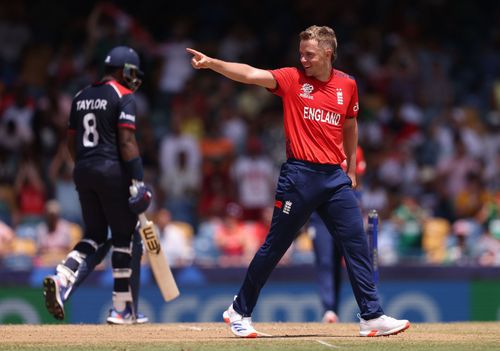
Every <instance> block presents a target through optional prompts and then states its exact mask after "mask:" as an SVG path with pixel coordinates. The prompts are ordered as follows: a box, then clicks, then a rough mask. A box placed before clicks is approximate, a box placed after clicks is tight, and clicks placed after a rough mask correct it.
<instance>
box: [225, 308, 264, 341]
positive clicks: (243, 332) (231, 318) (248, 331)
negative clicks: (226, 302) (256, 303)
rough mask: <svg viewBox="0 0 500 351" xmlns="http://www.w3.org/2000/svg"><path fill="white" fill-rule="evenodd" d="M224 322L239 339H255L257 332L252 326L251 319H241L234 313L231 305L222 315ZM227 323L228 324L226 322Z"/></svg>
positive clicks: (240, 316) (241, 317) (239, 315)
mask: <svg viewBox="0 0 500 351" xmlns="http://www.w3.org/2000/svg"><path fill="white" fill-rule="evenodd" d="M222 317H223V318H224V321H226V323H228V324H229V326H230V327H231V332H232V333H233V334H234V335H236V336H238V337H240V338H256V337H257V335H258V332H257V331H256V330H255V329H254V327H253V326H252V317H243V316H242V315H241V314H239V313H238V312H236V311H235V310H234V308H233V304H231V306H229V308H228V309H227V310H226V311H224V313H223V314H222ZM227 321H228V322H227Z"/></svg>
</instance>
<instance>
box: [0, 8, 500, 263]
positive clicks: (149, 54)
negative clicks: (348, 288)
mask: <svg viewBox="0 0 500 351" xmlns="http://www.w3.org/2000/svg"><path fill="white" fill-rule="evenodd" d="M195 3H196V5H197V6H194V7H193V6H192V4H189V6H188V4H186V5H184V4H175V5H174V4H169V3H168V2H167V3H165V4H162V2H149V1H145V2H143V3H141V7H140V8H138V7H137V6H138V5H136V4H135V3H133V2H129V1H123V2H119V4H120V6H118V5H116V4H115V3H113V2H92V1H88V2H82V3H81V4H79V3H76V4H74V3H71V2H58V1H54V2H43V1H16V2H8V1H0V42H1V43H2V45H1V46H0V265H1V266H4V267H7V268H10V269H30V268H32V267H37V266H51V265H54V264H55V263H57V262H59V261H60V259H61V257H63V256H62V255H63V254H64V253H66V252H67V251H68V250H70V249H71V248H72V245H73V244H74V243H75V242H76V241H78V239H79V238H80V236H81V235H82V221H81V214H80V208H79V202H78V195H77V193H76V191H75V189H74V185H73V182H72V168H73V162H72V160H71V158H70V156H69V153H68V152H67V150H66V147H65V136H66V126H67V120H68V116H69V109H70V106H71V99H72V97H73V95H74V94H75V93H77V92H78V91H79V90H80V89H81V88H83V87H85V86H86V85H88V84H90V83H92V82H94V81H96V80H98V79H99V78H100V75H101V73H102V63H103V60H104V56H105V54H106V53H107V52H108V51H109V50H110V49H111V48H112V47H113V46H115V45H119V44H120V45H121V44H124V45H129V46H131V47H134V48H135V49H136V50H137V51H138V52H139V53H140V55H141V64H142V69H143V70H144V71H145V79H144V84H143V86H142V87H141V88H140V90H139V91H138V92H137V93H136V99H137V102H138V115H139V119H138V128H137V131H138V132H137V133H138V140H139V144H140V147H141V153H142V157H143V162H144V166H145V177H146V182H147V183H148V184H150V185H151V186H152V187H153V189H154V194H155V199H154V204H153V206H152V209H151V212H150V213H149V215H150V217H152V219H154V220H155V223H156V225H157V226H158V228H159V230H160V233H161V236H162V241H163V243H164V245H165V247H166V251H167V255H168V256H169V259H170V261H171V264H173V265H174V266H181V265H189V264H193V263H197V264H206V265H213V264H218V265H221V266H230V265H246V264H247V263H248V262H249V260H250V259H251V257H252V256H253V254H254V252H255V251H256V249H257V248H258V246H259V245H260V244H261V243H262V241H263V240H264V238H265V235H266V233H267V229H268V226H269V223H270V218H271V216H272V211H273V205H274V199H273V196H274V188H275V184H276V180H277V178H276V177H277V174H278V170H279V166H280V164H281V162H283V161H284V157H285V151H284V135H283V129H282V109H281V102H280V100H279V98H277V97H275V96H273V95H272V94H270V93H269V92H267V91H266V90H265V89H262V88H257V87H252V86H244V85H238V84H235V83H233V82H231V81H229V80H227V79H224V78H221V77H220V76H218V75H216V74H213V73H210V72H204V71H196V72H195V71H194V70H193V69H192V67H191V65H190V57H189V55H188V54H187V53H186V51H185V48H186V47H193V48H196V49H200V50H203V51H205V52H206V53H207V54H209V55H212V56H215V57H219V58H222V59H225V60H229V61H238V62H246V63H249V64H252V65H254V66H256V67H260V68H269V69H272V68H278V67H283V66H296V65H298V63H299V61H298V51H297V47H298V46H297V44H298V34H299V32H300V31H301V30H303V29H305V28H306V27H307V26H309V25H311V24H318V25H329V26H331V27H333V28H334V29H335V31H336V33H337V36H338V41H339V57H338V59H337V61H336V62H335V66H336V68H338V69H340V70H343V71H345V72H347V73H349V74H351V75H353V76H354V77H355V78H356V81H357V84H358V87H359V95H360V114H359V117H358V118H359V130H360V140H359V142H360V145H361V146H362V147H363V149H364V154H365V158H366V162H367V171H366V173H365V174H364V176H363V177H362V179H360V180H359V182H358V183H359V184H360V185H359V192H360V194H361V205H362V208H363V209H364V211H365V212H368V211H369V210H371V209H376V210H377V211H378V213H379V215H380V223H381V224H380V228H379V260H380V263H381V264H383V265H384V264H385V265H393V264H405V263H411V264H455V265H484V266H500V177H499V175H500V133H499V132H500V29H499V27H498V22H499V20H500V6H499V5H498V4H497V3H496V2H494V1H485V2H481V3H480V4H473V3H471V2H466V1H458V2H456V1H454V2H453V3H452V4H451V5H450V1H445V0H438V1H420V2H418V3H417V4H412V3H410V2H399V1H383V2H368V1H361V0H360V1H352V2H350V3H349V4H347V3H344V4H342V5H340V4H338V3H336V2H321V1H313V0H312V1H304V0H295V1H291V2H290V1H284V0H283V1H271V2H262V3H260V2H257V4H255V3H254V2H244V3H237V2H236V3H235V2H231V3H229V2H227V3H226V2H224V1H213V2H206V3H205V2H202V1H195ZM259 4H260V5H259ZM257 5H259V6H257ZM193 9H194V10H193ZM243 14H244V16H245V17H244V18H242V16H243ZM311 248H312V245H311V243H310V238H309V237H308V236H307V231H306V230H304V233H301V234H300V236H299V237H298V239H297V240H296V243H295V244H294V245H293V246H292V248H291V249H290V251H289V253H288V254H287V255H286V256H285V258H284V259H283V264H294V263H310V262H312V260H313V254H312V251H311Z"/></svg>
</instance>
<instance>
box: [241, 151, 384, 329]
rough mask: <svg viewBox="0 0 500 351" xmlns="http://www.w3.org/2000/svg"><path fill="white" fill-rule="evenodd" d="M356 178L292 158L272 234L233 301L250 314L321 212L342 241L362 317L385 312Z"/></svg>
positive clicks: (284, 169) (280, 182)
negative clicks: (307, 225) (354, 182)
mask: <svg viewBox="0 0 500 351" xmlns="http://www.w3.org/2000/svg"><path fill="white" fill-rule="evenodd" d="M351 185H352V184H351V180H350V179H349V177H348V176H347V175H346V174H345V173H344V171H343V170H342V169H341V168H340V166H337V165H322V164H314V163H310V162H305V161H299V160H293V159H289V160H288V161H287V162H285V163H284V164H283V165H282V167H281V172H280V177H279V179H278V187H277V189H276V205H275V208H274V213H273V219H272V222H271V227H270V229H269V233H268V234H267V237H266V240H265V242H264V243H263V244H262V246H261V247H260V248H259V250H258V251H257V253H256V254H255V256H254V258H253V260H252V262H250V265H249V266H248V270H247V273H246V276H245V279H244V281H243V284H242V286H241V288H240V291H239V292H238V295H237V297H236V299H235V301H234V303H233V307H234V309H235V310H236V312H238V313H240V314H242V315H244V316H250V315H251V314H252V312H253V309H254V307H255V305H256V303H257V299H258V297H259V294H260V291H261V289H262V287H263V286H264V284H265V283H266V281H267V279H268V278H269V276H270V274H271V272H272V271H273V270H274V268H275V267H276V265H277V264H278V262H279V260H280V259H281V257H283V255H284V254H285V252H286V250H287V249H288V248H289V247H290V245H291V244H292V242H293V240H294V239H295V238H296V236H297V233H298V232H299V229H300V228H301V227H302V226H303V225H304V224H305V223H306V221H307V220H308V219H309V217H310V216H311V213H312V212H313V211H317V212H318V215H319V216H320V217H321V219H322V220H323V222H324V223H325V225H326V227H327V228H328V230H329V232H330V234H331V235H333V237H334V240H335V241H336V242H338V243H339V244H340V245H341V248H342V253H343V255H344V258H345V261H346V266H347V272H348V274H349V279H350V281H351V286H352V290H353V292H354V296H355V298H356V302H357V303H358V306H359V309H360V312H361V317H362V318H364V319H372V318H376V317H379V316H381V315H382V314H383V310H382V307H381V306H380V303H379V298H378V293H377V289H376V286H375V284H374V282H373V275H372V268H371V263H370V257H369V250H368V241H367V239H366V235H365V231H364V227H363V217H362V214H361V210H360V208H359V206H358V202H357V200H356V197H355V195H354V191H353V190H352V187H351Z"/></svg>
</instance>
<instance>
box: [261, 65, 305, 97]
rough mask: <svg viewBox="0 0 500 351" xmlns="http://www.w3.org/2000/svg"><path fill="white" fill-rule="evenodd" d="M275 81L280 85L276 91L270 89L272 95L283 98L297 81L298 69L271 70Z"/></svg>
mask: <svg viewBox="0 0 500 351" xmlns="http://www.w3.org/2000/svg"><path fill="white" fill-rule="evenodd" d="M269 72H270V73H271V74H272V75H273V77H274V79H276V82H277V83H278V84H277V86H276V88H275V89H268V90H269V91H270V92H271V93H273V94H276V95H278V96H283V95H285V94H286V93H287V91H288V90H289V89H290V87H291V86H292V83H293V82H294V81H296V80H297V78H298V76H299V73H298V71H297V69H296V68H293V67H285V68H279V69H274V70H269Z"/></svg>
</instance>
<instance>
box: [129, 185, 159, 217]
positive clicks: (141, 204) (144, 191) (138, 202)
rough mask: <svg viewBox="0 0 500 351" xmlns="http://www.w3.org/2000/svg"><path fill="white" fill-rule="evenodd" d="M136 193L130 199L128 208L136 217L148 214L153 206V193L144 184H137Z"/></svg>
mask: <svg viewBox="0 0 500 351" xmlns="http://www.w3.org/2000/svg"><path fill="white" fill-rule="evenodd" d="M134 187H135V189H136V191H134V192H133V193H135V194H133V195H132V196H130V197H129V198H128V207H129V208H130V210H131V211H132V212H133V213H135V214H136V215H140V214H141V213H144V212H146V210H147V209H148V207H149V204H151V198H152V197H153V193H152V192H151V189H149V188H148V187H147V186H146V185H145V184H144V183H137V184H135V185H134Z"/></svg>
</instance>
